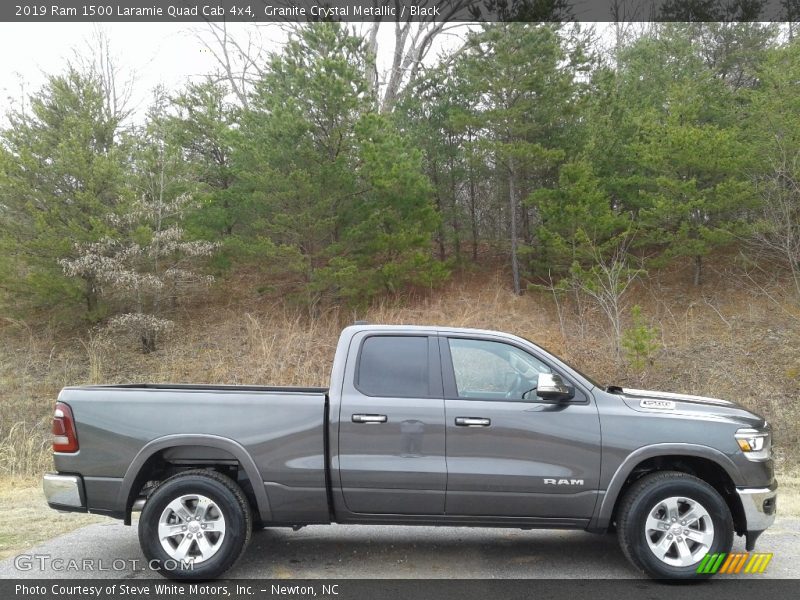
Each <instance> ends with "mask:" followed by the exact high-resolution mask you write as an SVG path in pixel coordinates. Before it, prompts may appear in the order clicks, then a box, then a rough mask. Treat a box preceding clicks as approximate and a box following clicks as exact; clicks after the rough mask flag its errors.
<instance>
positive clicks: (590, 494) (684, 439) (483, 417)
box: [44, 324, 777, 579]
mask: <svg viewBox="0 0 800 600" xmlns="http://www.w3.org/2000/svg"><path fill="white" fill-rule="evenodd" d="M53 435H54V437H53V450H54V453H55V467H56V469H57V471H58V472H57V473H52V474H46V475H45V476H44V491H45V494H46V496H47V499H48V503H49V504H50V506H51V507H52V508H54V509H57V510H67V511H81V512H87V511H88V512H90V513H94V514H102V515H108V516H110V517H114V518H118V519H123V520H124V522H125V523H126V524H128V525H129V524H130V523H131V513H132V512H133V511H141V515H140V518H139V540H140V543H141V547H142V551H143V552H144V554H145V556H146V557H147V559H148V561H149V564H150V566H151V567H152V568H155V569H158V570H160V571H161V572H162V573H163V574H165V575H166V576H168V577H173V578H179V579H192V578H196V579H207V578H212V577H216V576H218V575H220V574H222V573H223V572H225V571H226V570H227V569H229V568H230V567H231V566H232V565H233V564H234V563H235V562H236V560H237V559H238V558H239V557H240V556H241V555H242V553H243V552H244V550H245V548H246V546H247V543H248V541H249V539H250V534H251V530H252V529H254V528H256V527H294V528H299V527H301V526H303V525H310V524H327V523H332V522H337V523H360V524H366V525H368V524H392V525H431V524H435V525H452V526H477V527H515V528H523V529H532V528H570V529H583V530H586V531H590V532H595V533H606V532H610V531H614V530H615V531H616V534H617V536H618V538H619V542H620V545H621V547H622V550H623V552H624V553H625V555H626V556H627V558H628V559H629V560H630V561H631V563H633V565H634V566H635V567H637V568H639V569H641V570H643V571H645V572H646V573H648V574H650V575H651V576H653V577H658V578H702V577H708V576H709V575H708V574H706V573H697V571H698V564H699V563H700V561H701V560H702V559H703V557H704V556H705V555H706V554H709V553H719V552H728V551H729V550H730V548H731V545H732V543H733V536H734V533H736V534H737V535H740V536H741V535H744V536H746V547H747V549H748V550H751V549H753V547H754V544H755V541H756V538H757V537H758V536H759V535H760V534H761V532H763V531H764V530H765V529H766V528H767V527H769V526H770V525H771V524H772V522H773V521H774V519H775V509H776V495H777V493H776V489H777V484H776V482H775V478H774V474H773V461H772V456H771V431H770V426H769V425H768V424H767V423H766V421H765V420H764V419H763V418H761V417H760V416H757V415H755V414H753V413H751V412H749V411H747V410H745V409H744V408H742V407H741V406H739V405H737V404H734V403H733V402H728V401H724V400H716V399H713V398H704V397H697V396H686V395H679V394H666V393H661V392H649V391H642V390H633V389H622V388H619V387H605V388H604V387H601V386H599V385H598V384H596V383H594V382H593V381H592V380H591V379H589V378H588V377H586V376H585V375H583V374H582V373H580V372H578V371H576V370H575V369H573V368H571V367H570V366H568V365H567V364H565V363H564V362H562V361H561V360H559V359H558V358H556V357H555V356H553V355H552V354H549V353H548V352H546V351H544V350H543V349H542V348H540V347H538V346H536V345H535V344H533V343H531V342H529V341H527V340H525V339H522V338H520V337H516V336H513V335H509V334H505V333H500V332H495V331H482V330H472V329H453V328H446V327H416V326H389V325H359V324H357V325H354V326H351V327H347V328H346V329H344V330H343V331H342V334H341V338H340V340H339V344H338V347H337V349H336V356H335V357H334V360H333V368H332V373H331V382H330V387H329V388H327V389H324V388H294V387H261V386H218V385H213V386H212V385H161V384H159V385H151V384H145V385H92V386H81V387H68V388H65V389H64V390H63V391H62V392H61V394H60V396H59V398H58V403H57V404H56V408H55V415H54V420H53Z"/></svg>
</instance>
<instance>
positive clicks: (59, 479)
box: [42, 473, 86, 512]
mask: <svg viewBox="0 0 800 600" xmlns="http://www.w3.org/2000/svg"><path fill="white" fill-rule="evenodd" d="M42 488H43V489H44V496H45V498H46V499H47V504H48V506H49V507H50V508H54V509H56V510H66V511H77V512H86V496H85V494H84V491H83V480H82V479H81V477H80V476H79V475H61V474H58V473H45V474H44V477H43V478H42Z"/></svg>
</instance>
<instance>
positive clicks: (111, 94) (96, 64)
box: [73, 26, 136, 123]
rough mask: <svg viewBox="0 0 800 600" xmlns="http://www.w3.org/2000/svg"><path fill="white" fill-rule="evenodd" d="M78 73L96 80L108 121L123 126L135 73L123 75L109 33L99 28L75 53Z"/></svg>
mask: <svg viewBox="0 0 800 600" xmlns="http://www.w3.org/2000/svg"><path fill="white" fill-rule="evenodd" d="M73 62H74V64H75V67H76V68H77V70H78V71H79V72H81V73H87V74H90V75H92V76H93V77H95V78H96V79H97V81H98V82H99V85H100V90H101V91H102V93H103V101H104V103H105V112H106V115H105V116H106V118H107V119H109V120H111V119H113V120H116V121H117V122H118V123H121V122H122V121H124V120H125V119H127V118H128V116H130V114H131V112H132V110H133V106H132V98H133V89H134V86H135V84H136V73H135V72H133V71H124V70H123V69H122V67H120V60H119V57H118V56H117V55H116V54H114V51H113V49H112V46H111V39H110V38H109V36H108V33H107V32H106V31H105V30H104V29H103V28H102V27H100V26H96V27H95V28H94V31H93V33H92V35H91V36H90V37H89V38H87V39H86V40H85V41H84V45H83V47H81V48H76V49H75V50H73Z"/></svg>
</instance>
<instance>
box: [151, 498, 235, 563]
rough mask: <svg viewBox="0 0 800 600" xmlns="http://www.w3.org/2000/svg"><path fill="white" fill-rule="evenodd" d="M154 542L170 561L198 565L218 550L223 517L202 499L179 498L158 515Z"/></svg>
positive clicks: (210, 502)
mask: <svg viewBox="0 0 800 600" xmlns="http://www.w3.org/2000/svg"><path fill="white" fill-rule="evenodd" d="M158 539H159V541H160V542H161V547H162V548H163V549H164V552H166V553H167V554H168V555H169V556H170V557H171V558H174V559H175V560H178V561H180V560H183V561H187V562H188V561H192V562H194V563H195V564H199V563H201V562H203V561H206V560H208V559H209V558H211V557H212V556H214V555H215V554H216V553H217V551H218V550H219V549H220V546H222V540H223V539H225V516H224V515H223V514H222V511H221V510H220V509H219V506H217V505H216V503H215V502H214V501H213V500H211V499H210V498H207V497H206V496H201V495H200V494H186V495H183V496H180V497H178V498H176V499H175V500H173V501H172V502H170V503H169V504H168V505H167V507H166V508H165V509H164V511H163V512H162V513H161V518H160V519H159V520H158Z"/></svg>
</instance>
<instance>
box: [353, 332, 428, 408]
mask: <svg viewBox="0 0 800 600" xmlns="http://www.w3.org/2000/svg"><path fill="white" fill-rule="evenodd" d="M429 364H430V363H429V359H428V338H426V337H410V336H397V335H386V336H383V335H381V336H371V337H368V338H367V339H366V340H364V343H363V344H362V345H361V355H360V357H359V361H358V374H357V376H356V388H357V389H358V391H360V392H361V393H362V394H366V395H367V396H382V397H400V398H415V397H416V398H426V397H428V396H429V395H430V394H429V393H428V365H429Z"/></svg>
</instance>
